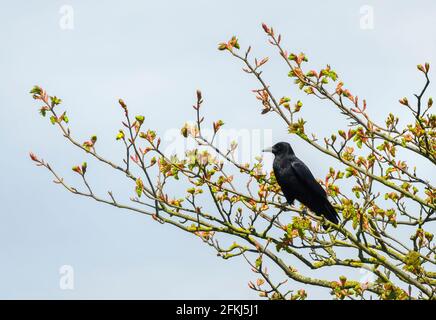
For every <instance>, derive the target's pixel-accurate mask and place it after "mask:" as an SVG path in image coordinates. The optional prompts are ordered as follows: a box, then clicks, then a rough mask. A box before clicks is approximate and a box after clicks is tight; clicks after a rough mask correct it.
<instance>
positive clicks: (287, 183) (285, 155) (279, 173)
mask: <svg viewBox="0 0 436 320" xmlns="http://www.w3.org/2000/svg"><path fill="white" fill-rule="evenodd" d="M272 152H273V153H274V155H275V158H274V163H273V169H274V174H275V176H276V179H277V182H278V184H279V185H280V187H281V189H282V192H283V194H284V195H285V197H286V200H287V201H288V203H292V202H293V201H294V200H295V199H296V200H298V201H299V202H301V203H302V204H303V205H305V206H306V207H308V208H309V209H310V210H311V211H313V212H314V213H315V214H317V215H319V216H324V217H325V218H326V219H327V220H329V221H331V222H333V223H335V224H337V223H338V222H339V216H338V213H337V212H336V210H335V208H334V207H333V206H332V204H331V203H330V202H329V200H328V199H327V194H326V192H325V191H324V189H323V188H322V187H321V185H320V184H319V183H318V182H317V181H316V179H315V178H314V176H313V174H312V172H310V170H309V168H308V167H307V166H306V165H305V164H304V163H303V161H301V160H300V159H298V158H297V157H296V156H295V154H294V151H293V150H292V147H291V145H290V144H289V143H286V142H279V143H277V144H276V145H274V146H273V147H272Z"/></svg>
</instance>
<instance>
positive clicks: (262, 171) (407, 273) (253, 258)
mask: <svg viewBox="0 0 436 320" xmlns="http://www.w3.org/2000/svg"><path fill="white" fill-rule="evenodd" d="M262 28H263V30H264V32H265V33H266V36H267V39H268V42H269V44H270V45H272V47H273V48H274V49H275V50H276V51H277V53H278V54H277V57H278V58H279V59H282V60H283V62H284V67H283V68H284V75H286V74H287V76H288V77H289V78H291V79H292V80H293V82H294V83H295V86H296V88H297V90H298V89H299V90H302V91H304V92H305V93H306V94H307V100H308V101H310V100H311V99H320V100H322V101H323V102H324V103H325V104H326V108H328V107H330V108H337V109H339V111H340V113H341V114H342V115H343V117H344V120H345V122H346V124H347V125H346V127H344V128H336V129H333V128H331V135H329V136H327V137H324V138H318V137H317V136H316V132H307V129H306V126H305V125H306V120H305V119H303V118H301V117H299V111H300V110H301V108H303V102H302V101H300V100H298V101H292V100H291V98H290V97H287V96H276V95H275V93H274V92H273V91H272V89H271V87H270V85H269V84H268V83H267V82H266V81H265V80H264V78H263V75H262V66H264V65H265V64H266V63H267V62H268V58H255V57H253V56H252V50H251V47H248V48H246V49H245V50H243V49H242V48H240V45H239V42H238V39H237V38H236V37H232V38H231V39H230V40H229V41H228V42H223V43H220V44H219V46H218V49H219V50H221V51H223V52H224V53H226V54H228V55H229V56H230V57H231V58H234V59H235V60H236V62H237V63H238V64H240V65H242V66H243V71H245V72H246V73H248V74H249V75H250V76H252V77H254V78H255V79H256V81H257V82H258V87H257V88H256V89H255V90H253V92H254V93H255V96H256V98H257V99H258V101H259V103H260V106H261V113H262V114H271V115H274V116H276V117H279V118H280V119H281V120H282V121H283V126H285V128H287V130H288V131H289V134H290V135H296V136H298V137H299V138H301V143H308V144H309V145H310V146H312V147H313V148H315V149H316V150H317V151H319V156H320V157H325V158H333V159H334V160H335V161H336V164H337V166H336V167H331V168H329V170H328V172H326V175H325V178H324V179H323V180H320V181H319V183H320V184H321V185H322V186H323V187H324V188H325V190H326V192H327V194H328V196H329V200H330V201H331V202H332V204H334V207H335V208H336V210H337V211H338V213H339V215H340V217H341V222H340V224H339V225H336V224H333V223H331V222H329V221H326V220H325V219H323V217H319V216H316V215H314V214H313V213H311V212H310V211H308V210H307V209H305V208H304V207H303V206H301V205H299V204H298V203H295V204H294V205H292V206H290V205H288V204H287V203H286V201H285V199H284V197H283V195H282V193H281V190H280V187H279V186H278V184H277V183H276V179H275V177H274V173H273V172H272V171H271V168H265V167H264V162H263V160H262V158H260V157H259V158H257V159H256V161H255V162H253V163H251V164H250V163H248V164H247V163H239V162H238V161H236V160H235V157H234V155H235V153H236V152H237V150H238V148H239V146H238V144H237V143H231V144H229V145H228V146H227V147H226V148H221V147H218V146H217V144H216V137H217V136H219V134H220V130H221V128H222V127H223V125H224V122H223V121H222V120H215V121H211V126H208V125H207V124H206V121H205V119H204V117H203V116H202V109H203V108H204V107H203V96H202V93H201V92H200V91H197V93H196V101H195V104H194V106H193V109H194V113H195V117H196V121H195V122H194V123H186V124H185V125H184V126H183V127H182V128H181V130H180V134H181V135H183V137H185V138H186V139H192V140H193V141H195V147H194V148H191V149H189V150H185V155H184V156H183V157H180V156H177V155H168V154H166V153H165V152H164V151H163V150H164V148H165V146H163V144H162V143H161V139H160V138H159V136H158V133H156V132H155V131H154V130H153V128H148V127H149V125H148V123H147V122H148V121H146V120H148V119H146V118H145V117H144V116H143V115H132V114H130V112H129V108H128V106H127V104H126V103H125V102H124V101H123V100H121V99H120V100H119V101H118V104H119V108H120V112H121V113H122V116H123V119H122V122H121V124H120V126H121V127H120V128H119V130H118V131H116V132H115V133H114V140H116V143H121V144H122V145H123V149H125V150H124V152H125V153H124V154H122V159H123V160H122V161H120V162H119V163H117V162H116V161H115V160H112V159H108V158H107V157H105V156H104V155H102V154H100V153H99V152H98V151H97V149H98V148H97V145H98V143H101V142H100V141H98V140H97V136H95V135H91V134H92V132H90V138H89V140H87V141H78V140H77V139H76V138H75V137H74V135H73V134H72V131H71V128H70V126H69V119H68V117H67V114H66V111H65V110H63V109H62V106H61V103H62V101H61V99H60V98H58V97H56V96H50V95H48V93H47V92H46V91H45V90H44V89H43V88H41V87H39V86H35V87H33V88H32V90H31V92H30V93H31V94H32V95H33V98H34V99H36V100H37V101H38V102H39V103H41V104H42V106H41V107H40V113H41V115H42V116H44V117H48V118H49V119H50V122H51V124H53V125H55V126H57V128H58V129H59V130H60V133H61V134H62V135H63V136H64V137H65V138H66V142H67V143H71V144H73V145H75V146H76V147H77V148H78V151H81V152H83V154H84V157H92V158H95V159H96V160H98V162H97V163H100V164H101V165H102V166H109V167H111V168H112V169H113V170H114V174H116V173H117V172H118V174H119V178H120V179H128V180H129V181H130V182H131V186H132V197H131V198H130V199H125V200H124V201H122V200H120V199H118V198H117V196H116V195H115V194H113V192H111V191H107V190H105V191H101V192H100V191H97V190H94V188H93V186H92V184H91V183H90V182H89V181H88V179H87V177H88V175H89V174H92V169H91V168H88V166H87V163H86V162H83V163H82V164H75V165H74V166H73V168H72V170H73V171H75V172H76V173H77V174H78V175H79V176H80V178H81V180H82V182H83V183H82V185H81V186H73V185H71V184H70V183H69V182H68V181H66V180H65V179H63V178H62V176H61V174H60V173H58V172H57V171H56V170H55V168H54V167H53V166H52V165H51V164H49V163H48V162H46V161H44V160H43V159H41V158H39V157H38V156H36V155H34V154H33V153H31V154H30V156H31V159H32V160H33V161H34V162H35V163H36V164H37V165H38V166H41V167H44V168H46V169H47V170H48V171H49V172H50V173H51V174H52V175H53V176H54V182H55V183H57V184H59V185H61V186H62V187H64V188H65V189H66V190H67V191H69V192H71V193H72V194H75V195H78V196H83V197H87V198H90V199H93V200H95V201H98V202H101V203H104V204H107V205H110V206H114V207H117V208H120V209H126V210H130V211H133V212H137V213H140V214H143V215H145V216H149V217H150V218H151V220H150V221H154V222H157V223H159V224H165V225H168V226H174V227H177V228H179V229H181V230H183V231H186V232H187V233H191V234H193V235H195V236H196V237H197V238H199V239H200V240H202V241H203V242H204V243H205V244H207V245H209V246H210V247H212V248H213V250H216V252H217V255H218V256H220V257H222V258H223V259H230V258H237V259H245V260H246V262H247V263H248V265H249V266H250V267H251V270H252V271H253V273H254V279H252V281H249V279H247V281H249V282H248V286H249V288H250V289H252V290H255V291H257V292H258V293H259V295H260V296H262V297H266V298H269V299H305V298H306V297H307V288H308V287H309V286H316V287H320V288H323V289H325V290H327V291H328V292H329V293H330V294H331V296H332V297H333V298H335V299H370V298H371V299H435V298H436V268H435V264H436V259H435V257H436V251H435V250H436V247H435V243H434V241H433V240H434V239H433V238H434V235H433V233H434V231H435V221H436V216H435V215H434V210H435V206H436V189H435V188H434V186H433V185H432V184H431V181H429V180H428V178H429V177H428V176H427V177H426V176H422V175H420V171H419V169H418V168H416V167H415V166H414V164H410V163H407V162H406V161H405V160H404V159H401V157H400V155H404V154H409V158H410V154H411V155H413V157H416V158H422V159H424V160H425V163H426V165H427V166H430V167H431V170H433V169H434V166H435V164H436V153H435V149H436V115H435V114H432V113H431V107H432V105H433V100H432V98H431V97H428V96H427V89H428V87H429V83H430V80H429V76H428V74H429V69H430V65H429V64H428V63H425V64H422V65H421V64H419V65H418V66H417V68H418V72H420V73H421V74H422V78H423V87H422V89H420V90H419V92H418V93H416V94H414V95H413V96H411V97H409V98H407V97H404V98H401V99H400V100H399V104H398V106H392V108H391V109H392V113H389V114H388V115H387V117H386V119H385V120H384V121H381V122H380V121H378V122H376V121H375V120H374V119H372V118H370V116H369V114H368V109H370V108H369V106H367V104H366V101H365V100H363V99H359V98H358V96H357V95H356V94H355V93H354V92H350V90H348V89H347V85H346V84H345V83H344V82H343V81H341V80H340V78H339V76H338V74H337V73H336V72H335V71H334V69H332V67H330V66H329V65H326V66H325V67H324V68H322V69H321V70H314V69H311V68H310V66H309V65H308V58H307V56H306V55H305V54H304V53H291V52H288V51H287V50H286V49H285V48H284V47H283V46H282V37H281V35H279V34H277V33H276V32H274V30H273V28H271V27H269V26H267V25H265V24H263V25H262ZM396 108H407V110H408V112H409V113H410V117H409V118H410V119H409V120H410V121H407V122H409V123H407V124H406V125H401V124H400V122H399V118H398V117H397V116H396V115H395V110H396ZM314 112H315V111H314ZM206 130H210V132H213V134H212V135H206V134H204V132H205V131H206ZM97 141H98V142H97ZM84 160H85V159H84ZM235 181H237V182H238V183H235ZM171 185H172V186H176V188H172V189H171V190H173V191H168V189H169V186H171ZM241 186H242V187H241ZM108 188H109V187H108ZM174 190H177V192H178V194H175V193H174ZM322 225H326V226H327V227H328V228H326V230H324V228H323V227H322ZM296 266H298V268H297V267H296ZM338 267H339V269H337V270H343V271H344V273H345V271H346V270H347V269H355V270H356V269H359V270H365V271H366V272H368V273H370V274H371V278H370V281H364V282H362V281H359V279H352V278H349V277H346V276H344V275H341V274H342V273H341V272H340V271H338V273H337V277H333V278H331V277H330V278H328V277H325V276H323V275H325V273H324V272H323V270H326V269H327V270H330V269H331V268H338ZM272 270H274V271H272ZM330 274H331V273H330Z"/></svg>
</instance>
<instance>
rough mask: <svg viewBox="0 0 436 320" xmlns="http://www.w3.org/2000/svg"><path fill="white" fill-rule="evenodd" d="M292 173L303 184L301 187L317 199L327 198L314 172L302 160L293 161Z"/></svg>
mask: <svg viewBox="0 0 436 320" xmlns="http://www.w3.org/2000/svg"><path fill="white" fill-rule="evenodd" d="M291 166H292V171H293V172H294V174H295V176H296V177H297V178H298V180H299V181H300V183H301V187H303V188H304V189H306V191H309V192H311V193H312V194H313V196H314V197H317V198H326V197H327V196H326V193H325V191H324V189H323V188H322V187H321V185H320V184H319V183H318V181H316V179H315V177H314V176H313V174H312V172H310V170H309V168H308V167H307V166H306V165H305V164H304V163H303V161H301V160H300V159H295V160H293V161H291Z"/></svg>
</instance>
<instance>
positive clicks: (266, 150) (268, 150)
mask: <svg viewBox="0 0 436 320" xmlns="http://www.w3.org/2000/svg"><path fill="white" fill-rule="evenodd" d="M262 152H273V149H272V148H266V149H263V150H262Z"/></svg>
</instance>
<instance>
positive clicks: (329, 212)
mask: <svg viewBox="0 0 436 320" xmlns="http://www.w3.org/2000/svg"><path fill="white" fill-rule="evenodd" d="M323 215H324V217H325V218H326V219H327V220H329V221H331V222H333V223H334V224H338V222H339V215H338V213H337V212H336V210H335V208H333V206H332V204H331V203H330V202H329V201H328V200H326V202H325V205H324V212H323ZM323 227H324V229H328V227H327V226H323Z"/></svg>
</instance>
